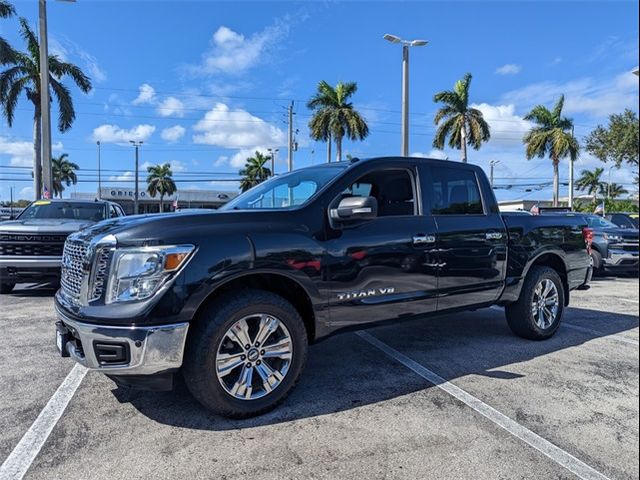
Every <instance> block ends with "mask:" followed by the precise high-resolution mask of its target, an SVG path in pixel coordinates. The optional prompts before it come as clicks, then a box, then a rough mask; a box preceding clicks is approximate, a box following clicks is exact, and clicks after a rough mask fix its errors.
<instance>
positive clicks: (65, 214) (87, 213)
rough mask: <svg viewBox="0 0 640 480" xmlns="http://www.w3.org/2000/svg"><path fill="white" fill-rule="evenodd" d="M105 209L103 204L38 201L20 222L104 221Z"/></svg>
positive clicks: (27, 210)
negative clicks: (36, 220)
mask: <svg viewBox="0 0 640 480" xmlns="http://www.w3.org/2000/svg"><path fill="white" fill-rule="evenodd" d="M104 217H105V208H104V204H102V203H88V202H51V201H48V200H37V201H35V202H33V203H32V204H31V205H29V206H28V207H27V208H26V209H25V210H24V212H22V214H21V215H20V217H19V218H20V220H29V219H32V218H66V219H69V220H91V221H94V222H99V221H100V220H104Z"/></svg>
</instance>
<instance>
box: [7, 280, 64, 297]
mask: <svg viewBox="0 0 640 480" xmlns="http://www.w3.org/2000/svg"><path fill="white" fill-rule="evenodd" d="M58 288H60V287H59V286H58V285H55V284H53V283H49V282H43V283H19V284H18V285H16V286H15V287H14V288H13V292H11V293H10V294H9V295H4V297H5V298H11V297H53V296H54V295H55V294H56V292H57V291H58Z"/></svg>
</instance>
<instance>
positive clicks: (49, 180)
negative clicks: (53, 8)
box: [33, 0, 75, 199]
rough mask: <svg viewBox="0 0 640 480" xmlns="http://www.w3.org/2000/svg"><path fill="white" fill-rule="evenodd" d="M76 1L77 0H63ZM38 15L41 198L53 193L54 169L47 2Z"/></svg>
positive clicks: (37, 186) (36, 186)
mask: <svg viewBox="0 0 640 480" xmlns="http://www.w3.org/2000/svg"><path fill="white" fill-rule="evenodd" d="M62 1H66V2H75V0H62ZM38 17H39V23H40V52H39V54H40V116H41V117H40V118H41V122H40V124H41V128H42V139H41V140H42V143H41V148H40V151H41V158H39V159H37V160H38V161H39V162H40V164H39V165H38V166H37V167H36V171H35V172H33V173H34V177H33V178H34V181H33V184H34V190H35V192H34V193H35V196H36V199H39V198H41V195H42V192H45V193H46V194H47V195H48V196H51V195H52V194H53V193H52V192H53V169H52V167H51V108H50V103H51V102H50V99H51V97H50V95H49V47H48V37H47V2H46V0H39V1H38Z"/></svg>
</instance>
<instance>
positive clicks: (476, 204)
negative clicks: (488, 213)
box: [431, 167, 484, 215]
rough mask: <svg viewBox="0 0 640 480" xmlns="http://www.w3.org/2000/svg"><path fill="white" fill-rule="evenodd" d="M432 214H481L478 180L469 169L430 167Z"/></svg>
mask: <svg viewBox="0 0 640 480" xmlns="http://www.w3.org/2000/svg"><path fill="white" fill-rule="evenodd" d="M431 174H432V178H431V185H432V189H431V197H432V200H431V203H432V206H431V213H432V214H433V215H481V214H483V213H484V209H483V208H482V199H481V196H480V189H479V188H478V180H477V178H476V175H475V174H474V173H473V172H472V171H471V170H466V169H459V168H447V167H432V168H431Z"/></svg>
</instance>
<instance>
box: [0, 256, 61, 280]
mask: <svg viewBox="0 0 640 480" xmlns="http://www.w3.org/2000/svg"><path fill="white" fill-rule="evenodd" d="M61 262H62V257H55V256H40V257H28V256H18V255H15V256H14V255H0V278H2V279H3V280H4V281H9V282H13V283H21V282H32V281H41V280H48V279H59V278H60V264H61Z"/></svg>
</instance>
